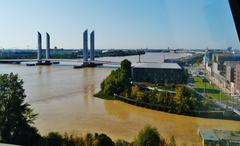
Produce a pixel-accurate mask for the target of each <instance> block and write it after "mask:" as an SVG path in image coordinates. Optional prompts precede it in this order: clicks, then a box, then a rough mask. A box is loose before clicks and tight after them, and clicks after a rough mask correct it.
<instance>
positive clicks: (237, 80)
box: [235, 64, 240, 93]
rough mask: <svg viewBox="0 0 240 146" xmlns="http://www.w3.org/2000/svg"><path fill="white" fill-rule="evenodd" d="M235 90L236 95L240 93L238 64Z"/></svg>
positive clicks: (239, 69)
mask: <svg viewBox="0 0 240 146" xmlns="http://www.w3.org/2000/svg"><path fill="white" fill-rule="evenodd" d="M235 89H236V92H237V93H240V64H237V65H236V79H235Z"/></svg>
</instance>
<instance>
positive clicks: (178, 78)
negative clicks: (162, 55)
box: [132, 63, 185, 84]
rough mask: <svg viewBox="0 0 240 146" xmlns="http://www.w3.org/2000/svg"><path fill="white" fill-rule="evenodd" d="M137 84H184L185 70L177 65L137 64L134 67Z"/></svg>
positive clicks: (133, 73)
mask: <svg viewBox="0 0 240 146" xmlns="http://www.w3.org/2000/svg"><path fill="white" fill-rule="evenodd" d="M132 77H133V79H134V81H135V82H151V83H160V84H171V83H173V84H182V83H184V81H185V78H184V77H185V76H184V70H183V68H182V67H181V66H179V65H178V64H177V63H137V64H135V65H133V67H132Z"/></svg>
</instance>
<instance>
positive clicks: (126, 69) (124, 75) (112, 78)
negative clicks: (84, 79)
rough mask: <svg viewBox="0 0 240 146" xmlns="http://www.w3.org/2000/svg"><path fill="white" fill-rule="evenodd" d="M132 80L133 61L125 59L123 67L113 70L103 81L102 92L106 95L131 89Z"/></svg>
mask: <svg viewBox="0 0 240 146" xmlns="http://www.w3.org/2000/svg"><path fill="white" fill-rule="evenodd" d="M130 81H131V62H129V61H128V60H124V61H122V62H121V67H120V68H118V69H117V70H113V71H112V72H111V74H110V75H109V76H108V77H107V78H106V79H105V80H104V81H103V82H102V83H101V93H102V94H104V95H111V96H112V95H113V94H114V93H115V94H120V93H122V92H123V91H124V90H129V87H130V85H131V84H130Z"/></svg>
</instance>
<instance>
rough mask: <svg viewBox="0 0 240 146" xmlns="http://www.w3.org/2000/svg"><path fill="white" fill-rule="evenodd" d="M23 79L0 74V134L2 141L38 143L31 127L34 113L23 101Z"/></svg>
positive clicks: (38, 139)
mask: <svg viewBox="0 0 240 146" xmlns="http://www.w3.org/2000/svg"><path fill="white" fill-rule="evenodd" d="M24 92H25V90H24V89H23V81H22V80H20V79H19V78H18V75H14V74H13V73H11V74H9V75H8V74H4V75H0V113H1V114H0V135H1V137H2V142H6V143H13V144H20V145H26V146H28V145H29V146H30V145H38V143H39V141H40V135H39V134H38V131H37V129H36V128H34V127H32V124H33V121H34V119H35V118H36V116H37V115H36V114H34V113H33V110H32V109H31V108H30V105H29V104H28V103H25V102H24V100H25V98H26V95H25V93H24Z"/></svg>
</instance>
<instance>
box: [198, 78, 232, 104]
mask: <svg viewBox="0 0 240 146" xmlns="http://www.w3.org/2000/svg"><path fill="white" fill-rule="evenodd" d="M194 81H195V89H196V90H197V91H199V92H201V93H204V88H205V83H204V82H203V80H202V78H201V77H198V76H196V77H194ZM206 93H207V95H208V96H210V97H212V98H213V99H218V100H219V99H220V98H221V99H222V100H228V99H230V98H231V97H230V96H229V95H226V94H223V93H221V94H220V91H219V88H218V87H217V86H215V85H213V84H210V83H209V81H207V82H206Z"/></svg>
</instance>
